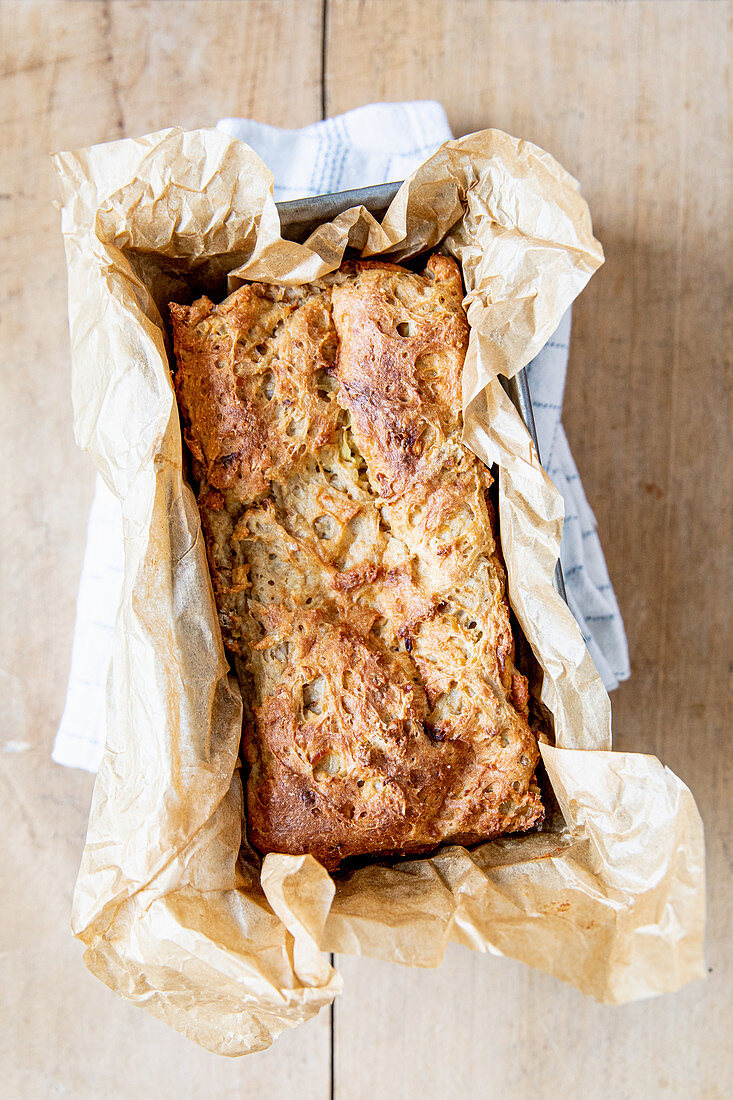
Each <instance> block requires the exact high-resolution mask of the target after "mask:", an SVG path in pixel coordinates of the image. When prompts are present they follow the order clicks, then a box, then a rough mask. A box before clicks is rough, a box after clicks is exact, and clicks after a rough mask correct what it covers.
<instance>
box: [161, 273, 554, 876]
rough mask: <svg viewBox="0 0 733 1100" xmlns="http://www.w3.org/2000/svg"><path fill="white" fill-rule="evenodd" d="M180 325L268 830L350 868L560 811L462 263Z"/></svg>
mask: <svg viewBox="0 0 733 1100" xmlns="http://www.w3.org/2000/svg"><path fill="white" fill-rule="evenodd" d="M171 317H172V323H173V333H174V347H175V356H176V370H175V388H176V395H177V398H178V402H179V406H180V410H181V416H182V420H183V424H184V433H185V439H186V442H187V445H188V447H189V450H190V452H191V456H192V459H193V472H194V476H195V478H196V480H197V481H198V483H199V495H198V501H199V508H200V511H201V519H202V526H203V530H204V534H205V537H206V544H207V550H208V555H209V563H210V567H211V574H212V580H213V584H214V591H215V596H216V601H217V606H218V609H219V617H220V622H221V626H222V633H223V636H224V641H225V644H226V645H227V647H228V648H229V650H230V651H231V652H232V653H234V654H236V655H238V657H239V659H238V660H237V668H238V670H239V672H240V676H241V677H243V678H244V679H245V681H246V683H244V684H243V686H244V689H245V693H246V694H247V696H248V699H247V714H248V717H247V720H246V722H245V731H244V754H245V759H246V763H247V765H248V779H247V818H248V837H249V839H250V841H251V842H252V843H253V844H254V845H255V846H256V847H257V848H258V849H259V850H260V851H261V852H268V851H277V852H289V853H295V854H300V853H303V852H310V853H311V854H313V855H314V856H316V858H318V859H319V860H320V861H321V862H322V863H323V864H324V865H325V866H326V867H328V868H329V869H334V868H336V867H338V865H339V863H340V862H341V861H342V860H343V859H345V858H347V857H349V856H355V855H376V854H379V853H381V854H401V853H418V852H425V851H429V850H431V849H432V848H435V847H436V846H437V845H438V844H440V843H442V842H444V841H453V842H459V843H474V842H477V841H479V840H485V839H489V838H491V837H495V836H498V835H501V834H502V833H506V832H512V831H517V830H526V829H528V828H530V827H531V826H532V825H534V824H536V823H537V822H538V821H541V819H542V816H543V808H542V804H541V801H540V795H539V790H538V788H537V786H536V783H535V780H534V771H535V767H536V765H537V761H538V755H539V754H538V749H537V743H536V739H535V737H534V734H533V733H532V731H531V730H530V728H529V725H528V722H527V706H528V694H527V685H526V680H525V679H524V677H523V676H522V675H521V674H520V673H519V672H518V671H517V670H516V669H515V667H514V664H513V659H514V643H513V638H512V634H511V628H510V623H509V611H508V605H507V601H506V596H505V579H504V570H503V567H502V564H501V558H500V550H499V547H498V546H497V545H496V542H495V534H494V521H493V513H492V511H491V506H490V504H489V503H488V501H487V490H488V488H489V486H490V484H491V477H490V474H489V472H488V470H487V469H486V468H485V467H484V466H483V465H482V464H481V463H480V462H479V461H478V460H477V459H476V458H475V457H474V455H472V454H471V453H470V452H469V451H468V450H467V449H466V448H465V447H463V445H462V444H461V442H460V436H461V426H462V424H461V371H462V367H463V360H464V357H465V352H466V346H467V342H468V325H467V322H466V317H465V314H464V311H463V307H462V284H461V277H460V273H459V270H458V267H457V265H456V264H455V262H454V261H453V260H451V259H449V258H448V257H446V256H442V255H438V254H435V255H433V256H431V257H430V259H429V260H428V263H427V267H426V269H425V272H424V273H423V274H421V275H419V274H416V273H414V272H411V271H409V270H407V269H405V268H401V267H398V266H396V265H394V264H386V263H380V262H359V263H349V264H344V265H343V267H342V268H341V270H340V271H339V272H336V273H334V274H333V275H331V276H328V277H327V278H325V279H322V280H319V281H318V282H317V283H314V284H309V285H306V286H301V287H297V288H295V289H288V288H282V287H275V286H265V285H261V284H250V285H246V286H243V287H242V288H240V289H239V290H238V291H236V292H235V293H234V294H232V295H230V297H229V298H228V299H227V300H226V301H225V302H223V303H222V304H221V305H219V306H215V305H214V304H213V303H212V302H211V301H209V299H207V298H202V299H200V300H199V301H198V302H196V303H194V304H193V305H192V306H180V305H171Z"/></svg>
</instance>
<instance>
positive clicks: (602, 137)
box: [0, 0, 733, 1100]
mask: <svg viewBox="0 0 733 1100" xmlns="http://www.w3.org/2000/svg"><path fill="white" fill-rule="evenodd" d="M730 18H731V6H730V5H729V4H727V3H723V2H719V3H718V2H711V3H676V2H666V0H665V2H659V3H657V2H649V3H627V4H613V3H563V4H554V3H525V2H503V0H498V2H485V3H484V2H480V0H473V2H471V0H454V2H450V0H448V2H442V0H395V2H390V0H363V2H362V0H359V2H357V0H325V2H324V0H269V2H268V0H263V2H260V0H249V2H246V0H245V2H240V3H228V2H220V3H198V2H193V0H191V2H188V3H173V2H169V0H161V2H158V3H155V2H150V3H148V2H140V0H129V2H122V0H118V2H113V3H98V2H81V3H77V2H68V3H58V2H49V3H38V2H21V3H18V2H5V3H3V4H2V6H1V7H0V20H1V21H2V54H3V58H2V75H1V77H0V80H1V84H0V89H1V96H0V101H1V103H2V110H1V119H0V125H1V126H2V142H1V147H2V150H3V153H2V158H1V161H0V173H1V174H2V180H1V181H0V218H1V219H2V221H1V223H0V225H1V229H0V232H1V233H2V252H1V253H0V265H2V281H1V283H0V338H1V339H2V348H3V355H2V381H3V387H4V396H3V400H2V402H1V403H0V418H1V421H2V431H0V440H1V442H2V447H3V452H4V453H3V460H2V462H1V463H0V469H1V470H2V476H3V497H2V498H3V500H4V501H5V504H4V509H3V510H4V514H5V522H4V523H3V525H2V534H1V537H2V541H3V551H2V561H3V569H2V571H1V572H0V608H1V609H2V610H1V611H0V615H1V616H2V623H3V643H2V653H3V658H2V670H1V671H0V684H2V688H3V694H2V712H3V720H2V737H1V741H2V748H3V752H2V753H0V778H1V781H2V792H3V793H2V808H1V809H0V815H2V833H1V834H0V835H2V838H3V844H2V848H3V860H2V864H3V877H4V888H3V891H2V905H3V917H2V926H1V927H2V941H3V954H2V969H3V972H4V973H3V977H2V979H1V982H2V989H3V996H2V1005H3V1007H2V1010H1V1011H2V1026H1V1027H0V1051H1V1054H0V1081H1V1082H2V1085H0V1092H1V1093H2V1094H3V1095H4V1096H8V1097H11V1096H12V1097H16V1096H17V1097H31V1098H35V1097H55V1096H56V1095H59V1094H62V1095H68V1096H71V1097H74V1098H87V1097H88V1098H98V1097H115V1098H122V1100H124V1098H135V1100H137V1098H140V1097H148V1096H150V1097H156V1098H168V1097H171V1098H179V1097H189V1096H190V1097H199V1096H201V1097H207V1098H209V1097H229V1096H243V1095H247V1096H254V1097H291V1096H292V1097H298V1098H299V1100H300V1098H302V1100H309V1098H311V1097H312V1098H318V1100H324V1098H326V1097H328V1096H329V1095H331V1096H335V1097H338V1098H339V1100H347V1098H348V1100H357V1098H364V1100H371V1098H373V1097H380V1098H382V1097H409V1098H413V1097H416V1098H417V1097H423V1096H424V1097H454V1096H455V1097H467V1098H468V1097H470V1098H474V1097H475V1098H479V1097H480V1098H484V1097H486V1098H505V1097H514V1098H517V1100H520V1098H525V1097H526V1098H530V1097H534V1096H537V1095H540V1096H543V1097H552V1098H554V1097H563V1098H565V1097H576V1096H577V1097H583V1098H594V1097H604V1098H605V1097H610V1098H638V1097H642V1098H646V1097H656V1096H665V1097H666V1096H670V1097H680V1098H685V1100H689V1098H692V1097H706V1098H713V1097H724V1096H730V1095H731V1094H732V1093H733V1079H732V1075H731V1059H730V1054H729V1051H728V1050H727V1049H726V1047H727V1046H728V1047H729V1043H730V1018H728V1020H726V1009H727V1010H728V1012H730V982H731V972H730V967H729V966H727V965H726V959H725V956H724V944H725V942H726V931H727V932H728V934H729V933H730V919H729V913H730V909H731V900H732V899H731V891H730V879H729V878H726V873H727V871H728V868H729V864H730V858H731V857H730V852H731V844H732V843H733V842H731V839H730V836H731V828H732V826H733V822H732V821H731V814H730V809H729V805H728V800H727V798H726V796H727V791H728V789H729V787H730V781H731V768H730V759H729V758H730V742H729V741H726V734H727V733H728V730H729V728H730V708H729V707H728V710H727V714H726V707H725V704H726V700H729V698H730V697H729V696H728V695H726V693H725V688H726V684H727V682H728V681H727V676H728V672H729V666H728V660H729V655H730V647H729V646H728V647H726V644H725V643H726V640H728V641H729V640H730V631H729V628H728V622H729V611H728V607H727V600H726V582H727V589H728V593H729V591H730V579H731V569H730V553H729V548H730V485H731V465H730V457H729V451H728V449H727V447H726V430H727V428H728V424H729V420H728V413H729V406H727V405H726V381H727V380H729V378H730V374H729V373H728V374H727V375H726V367H728V368H729V367H730V352H731V285H730V274H731V269H730V256H731V241H730V236H731V210H730V178H731V175H730V173H731V163H730V158H731V152H730V144H729V137H730V99H729V93H730V86H729V84H728V85H727V84H726V80H727V79H729V73H730V68H729V65H730V60H729V56H730V55H729V48H730V38H729V21H730ZM417 97H428V98H435V99H440V100H442V102H443V103H444V104H445V107H446V109H447V111H448V116H449V118H450V122H451V124H452V126H453V129H454V131H455V132H456V133H465V132H468V131H471V130H474V129H480V128H482V127H485V126H487V125H492V126H498V127H501V128H503V129H505V130H508V131H510V132H511V133H514V134H519V135H521V136H523V137H526V138H530V139H532V140H533V141H536V142H538V143H539V144H540V145H542V146H543V147H545V148H546V149H548V150H550V151H551V152H552V153H554V154H555V155H556V156H557V157H558V159H559V160H560V161H561V162H562V163H563V164H564V165H565V166H566V167H567V168H568V169H570V171H571V172H573V174H574V175H576V176H577V177H578V178H579V179H580V181H581V183H582V186H583V191H584V193H585V195H586V196H587V198H588V200H589V202H590V205H591V210H592V212H593V215H594V223H595V228H596V233H597V235H598V236H599V237H600V239H601V241H602V242H603V244H604V246H605V249H606V255H607V262H606V265H605V267H604V268H602V269H601V271H600V272H599V273H598V274H597V275H596V276H595V277H594V278H593V280H592V281H591V283H590V285H589V287H588V289H587V291H586V292H585V293H584V294H583V295H582V297H581V298H580V300H579V302H578V304H577V306H576V309H575V314H574V328H573V339H572V352H571V369H570V375H569V382H568V392H567V395H566V411H565V424H566V427H567V431H568V435H569V438H570V442H571V445H572V447H573V450H574V453H575V457H576V459H577V463H578V466H579V468H580V470H581V472H582V475H583V479H584V483H585V487H586V490H587V494H588V497H589V499H590V502H591V505H592V506H593V508H594V509H595V512H596V515H597V517H598V522H599V526H600V531H601V535H602V539H603V544H604V547H605V550H606V555H607V558H608V565H609V568H610V572H611V576H612V578H613V580H614V583H615V585H616V590H617V593H618V597H619V601H620V604H621V608H622V610H623V614H624V617H625V621H626V626H627V630H628V635H629V642H630V647H631V660H632V669H633V673H632V678H631V680H630V682H629V683H627V684H625V685H623V687H622V688H621V689H620V690H619V691H618V692H617V693H616V695H615V696H614V709H615V731H616V744H617V746H618V747H620V748H633V749H638V750H642V751H645V752H651V753H656V754H657V755H659V756H660V757H661V759H662V760H663V761H664V762H665V763H666V764H668V765H669V766H670V767H671V768H672V769H673V770H674V771H676V772H677V773H678V774H679V775H680V776H682V777H683V778H684V779H685V780H686V781H687V782H688V783H689V785H690V787H691V788H692V790H693V792H694V794H695V796H696V797H697V800H698V803H699V806H700V808H701V811H702V814H703V817H704V820H705V824H706V829H707V843H708V854H709V882H710V885H709V901H710V924H709V939H708V962H709V976H708V980H707V981H706V982H704V983H698V984H696V985H694V986H691V987H688V988H687V989H685V990H684V991H682V992H680V993H678V994H676V995H674V996H668V997H665V998H663V999H660V1000H656V1001H652V1002H647V1003H642V1004H635V1005H629V1006H626V1007H622V1008H608V1007H601V1006H598V1005H596V1004H594V1003H591V1002H589V1001H586V1000H584V999H583V998H582V997H581V996H580V995H579V994H577V993H576V992H575V991H574V990H572V989H570V988H567V987H565V986H562V985H561V984H560V983H558V982H556V981H554V980H553V979H551V978H549V977H545V976H543V975H541V974H538V973H535V972H533V971H530V970H529V969H526V968H524V967H522V966H521V965H519V964H518V963H515V962H512V961H510V960H504V959H494V958H485V957H482V956H479V955H475V954H473V953H470V952H468V951H466V950H463V949H458V948H456V949H454V950H451V951H449V953H448V957H447V959H446V961H445V964H444V965H443V967H442V968H441V969H440V970H437V971H428V972H418V971H412V970H404V969H402V968H399V967H396V966H387V965H384V964H380V963H377V962H370V961H368V960H363V959H352V958H342V959H340V960H339V966H340V969H341V970H342V972H343V975H344V979H345V992H344V994H343V996H342V997H341V998H340V999H339V1000H338V1002H337V1003H336V1005H335V1009H334V1012H333V1015H332V1016H331V1017H329V1014H328V1013H323V1014H322V1015H321V1017H320V1018H318V1019H316V1020H314V1021H312V1022H311V1023H309V1024H307V1025H306V1026H304V1027H302V1028H300V1029H298V1030H296V1031H294V1032H290V1033H288V1034H286V1035H284V1036H283V1037H282V1038H281V1039H280V1040H279V1041H278V1042H277V1044H276V1046H275V1047H274V1048H273V1049H272V1050H271V1051H268V1052H267V1053H265V1054H260V1055H255V1056H252V1057H250V1058H246V1059H240V1060H237V1061H227V1060H225V1059H222V1058H217V1057H215V1056H214V1055H211V1054H208V1053H206V1052H204V1051H202V1050H200V1049H198V1048H197V1047H195V1046H194V1045H193V1044H192V1043H190V1042H188V1041H187V1040H185V1039H183V1038H181V1037H180V1036H178V1035H176V1034H174V1033H173V1032H172V1031H169V1030H168V1029H167V1028H165V1027H164V1026H163V1025H162V1024H159V1023H158V1022H156V1021H155V1020H153V1019H152V1018H149V1017H148V1016H147V1015H146V1014H144V1013H142V1012H140V1011H138V1010H137V1009H134V1008H132V1007H130V1006H129V1005H127V1004H125V1003H123V1002H122V1001H121V1000H119V999H118V998H116V997H114V996H113V995H112V994H111V993H109V992H108V991H107V990H106V989H105V988H104V987H103V986H102V985H101V984H100V983H99V982H98V981H96V980H95V979H93V978H92V977H91V976H90V975H89V974H88V973H87V972H86V970H85V969H84V967H83V965H82V962H81V951H80V948H79V946H78V944H77V943H76V942H75V941H73V940H72V938H71V936H70V935H69V933H68V931H67V926H68V917H69V908H70V900H71V893H72V888H73V883H74V877H75V873H76V869H77V865H78V860H79V856H80V852H81V847H82V843H83V837H84V829H85V822H86V816H87V810H88V804H89V799H90V793H91V786H92V780H91V777H90V776H88V775H86V774H83V773H80V772H75V771H70V770H64V769H61V768H58V767H56V766H55V765H53V764H52V763H51V760H50V756H49V753H50V748H51V744H52V741H53V737H54V733H55V729H56V726H57V724H58V721H59V717H60V714H61V709H62V705H63V699H64V689H65V682H66V677H67V674H68V667H69V656H70V638H71V631H72V625H73V619H74V601H75V595H76V585H77V580H78V576H79V571H80V567H81V560H82V553H83V549H84V526H85V520H86V516H87V512H88V509H89V504H90V500H91V494H92V485H93V473H92V470H91V467H90V464H89V461H88V460H87V458H86V457H85V456H83V455H82V454H81V453H80V452H79V451H77V449H76V447H75V445H74V442H73V440H72V436H71V408H70V400H69V367H68V363H69V346H68V336H67V324H66V307H65V272H64V259H63V252H62V245H61V237H60V233H59V225H58V215H57V212H56V211H55V210H54V208H53V206H52V205H51V203H52V198H53V197H54V195H55V183H54V179H53V176H52V171H51V166H50V163H49V161H48V158H47V153H48V151H49V150H52V149H59V148H69V147H75V146H82V145H88V144H91V143H93V142H98V141H106V140H110V139H113V138H117V137H121V136H123V135H137V134H142V133H144V132H146V131H151V130H155V129H158V128H160V127H162V126H165V125H168V124H172V123H179V124H182V125H183V126H202V125H204V126H205V125H211V124H213V123H214V122H215V121H216V120H217V119H218V118H219V117H221V116H223V115H246V116H253V117H255V118H258V119H261V120H263V121H266V122H270V123H273V124H276V125H287V126H299V125H302V124H305V123H308V122H311V121H313V120H315V119H318V118H320V117H322V115H323V113H324V112H327V113H329V114H333V113H337V112H339V111H343V110H345V109H347V108H350V107H354V106H356V105H358V104H361V103H364V102H369V101H371V100H379V99H401V98H417ZM726 717H727V719H728V721H726Z"/></svg>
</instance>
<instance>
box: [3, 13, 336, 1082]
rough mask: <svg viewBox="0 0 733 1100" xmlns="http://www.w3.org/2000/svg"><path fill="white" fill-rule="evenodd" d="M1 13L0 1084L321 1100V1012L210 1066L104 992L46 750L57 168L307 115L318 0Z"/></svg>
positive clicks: (56, 382)
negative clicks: (257, 1047)
mask: <svg viewBox="0 0 733 1100" xmlns="http://www.w3.org/2000/svg"><path fill="white" fill-rule="evenodd" d="M0 20H1V26H2V30H1V42H0V51H1V53H2V60H1V61H0V102H1V103H2V109H1V111H0V143H1V145H2V149H3V158H2V165H0V176H1V181H0V239H1V240H2V248H0V287H1V288H2V289H1V290H0V333H1V334H2V348H3V357H2V387H3V400H2V401H0V446H1V447H2V460H1V461H0V470H1V471H2V494H3V502H4V503H3V508H4V522H3V524H2V527H1V529H0V542H1V543H2V550H1V553H2V561H3V569H2V571H0V616H1V618H2V638H3V640H2V653H3V659H2V671H0V684H1V685H2V689H3V721H2V734H1V738H0V739H1V742H2V748H3V749H4V751H3V752H0V791H1V792H2V797H1V798H0V819H1V822H2V823H1V824H0V832H1V834H2V837H3V850H4V852H5V858H4V860H3V870H2V880H3V889H2V918H1V921H2V928H3V960H2V969H3V976H2V979H1V980H2V985H3V989H4V990H5V991H6V996H5V997H4V998H3V1004H4V1009H3V1011H2V1027H0V1066H1V1067H2V1069H1V1076H2V1081H3V1086H2V1089H0V1091H2V1093H3V1095H7V1096H23V1097H28V1098H29V1100H34V1098H36V1097H44V1098H45V1097H49V1096H55V1095H57V1094H59V1093H62V1094H66V1095H68V1096H73V1097H75V1098H80V1100H84V1098H90V1100H91V1098H94V1100H96V1098H98V1097H101V1096H114V1097H119V1098H121V1100H124V1098H126V1097H130V1098H137V1097H139V1096H156V1097H161V1098H174V1097H177V1096H206V1097H219V1096H241V1095H244V1094H247V1095H252V1096H280V1095H282V1096H291V1095H295V1094H296V1093H297V1095H298V1096H302V1097H307V1098H313V1100H323V1098H325V1097H326V1096H327V1095H328V1092H329V1073H330V1059H329V1018H328V1013H322V1014H321V1017H320V1018H318V1019H317V1020H315V1021H312V1022H311V1023H309V1024H307V1025H305V1026H304V1027H302V1028H299V1029H297V1030H295V1031H293V1032H289V1033H287V1034H285V1035H283V1036H282V1037H281V1038H280V1040H279V1041H278V1043H277V1045H276V1046H275V1047H274V1048H273V1050H271V1051H268V1052H267V1053H265V1054H260V1055H257V1056H255V1057H252V1058H246V1059H238V1060H228V1059H223V1058H216V1057H214V1056H213V1055H210V1054H208V1053H207V1052H205V1051H203V1050H200V1049H199V1048H198V1047H196V1046H195V1045H194V1044H193V1043H191V1042H189V1041H188V1040H186V1039H183V1038H182V1037H181V1036H179V1035H177V1034H175V1033H174V1032H172V1031H170V1030H169V1029H168V1028H167V1027H165V1026H163V1025H162V1024H160V1023H158V1022H157V1021H156V1020H154V1019H152V1018H151V1017H149V1016H148V1015H147V1014H146V1013H144V1012H141V1011H139V1010H137V1009H134V1008H133V1007H132V1006H130V1005H128V1004H126V1003H124V1002H123V1001H121V1000H120V999H119V998H117V997H115V996H114V995H113V994H112V993H110V992H109V991H108V990H106V989H105V988H104V986H103V985H102V984H101V983H100V982H99V981H97V980H96V979H94V978H92V977H91V975H90V974H89V973H88V972H87V971H86V969H85V968H84V966H83V964H82V961H81V949H80V947H79V945H78V944H77V943H76V942H75V941H74V940H73V939H72V937H71V934H70V932H69V931H68V921H69V911H70V906H71V892H72V888H73V883H74V878H75V875H76V871H77V868H78V863H79V858H80V855H81V849H82V845H83V839H84V831H85V827H86V817H87V812H88V806H89V799H90V795H91V782H92V781H91V777H90V776H88V775H86V774H83V773H80V772H76V771H72V770H68V769H62V768H58V767H56V766H55V765H54V764H52V763H51V759H50V751H51V745H52V742H53V737H54V733H55V730H56V727H57V725H58V721H59V718H60V716H61V710H62V706H63V700H64V692H65V686H66V677H67V674H68V667H69V657H70V645H71V631H72V625H73V620H74V603H75V597H76V586H77V581H78V576H79V571H80V568H81V560H82V553H83V548H84V528H85V523H86V517H87V513H88V509H89V504H90V501H91V494H92V486H93V473H92V469H91V465H90V463H89V460H88V459H87V457H86V456H85V455H82V454H81V453H80V452H79V451H78V450H77V448H76V446H75V444H74V441H73V438H72V434H71V404H70V399H69V366H68V363H69V345H68V336H67V322H66V276H65V264H64V256H63V247H62V241H61V234H60V232H59V219H58V213H57V212H56V211H55V210H54V208H53V206H52V201H53V199H54V198H55V197H56V186H55V180H54V177H53V172H52V168H51V164H50V161H49V159H48V153H49V152H50V151H51V150H52V149H61V148H70V147H71V148H73V147H78V146H82V145H88V144H91V143H93V142H96V141H106V140H112V139H114V138H117V137H119V136H122V135H125V136H127V135H135V134H138V133H142V132H145V131H149V130H154V129H158V128H160V127H162V126H166V125H171V124H174V123H182V124H183V125H185V126H199V125H212V124H213V123H215V122H216V120H217V118H219V117H221V116H222V115H236V114H242V115H254V116H256V117H258V118H260V119H262V120H263V121H267V122H271V123H274V124H280V125H282V124H285V123H289V124H292V125H300V124H304V123H307V122H311V121H313V120H314V119H316V118H318V117H320V110H321V91H320V62H321V50H320V34H321V3H320V0H305V2H303V0H282V2H265V3H260V2H252V3H248V4H246V5H243V4H239V3H225V2H223V3H218V4H209V3H198V2H191V3H187V4H177V3H174V4H171V3H167V2H163V3H138V2H134V3H125V4H102V3H96V2H91V3H86V2H82V3H30V2H28V3H26V2H21V3H4V4H3V5H2V11H1V12H0ZM289 43H290V45H288V44H289ZM296 43H297V47H295V45H294V44H296ZM294 87H297V89H298V92H297V95H294V94H293V88H294ZM13 747H15V749H20V750H21V751H14V752H11V751H10V749H11V748H13Z"/></svg>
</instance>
